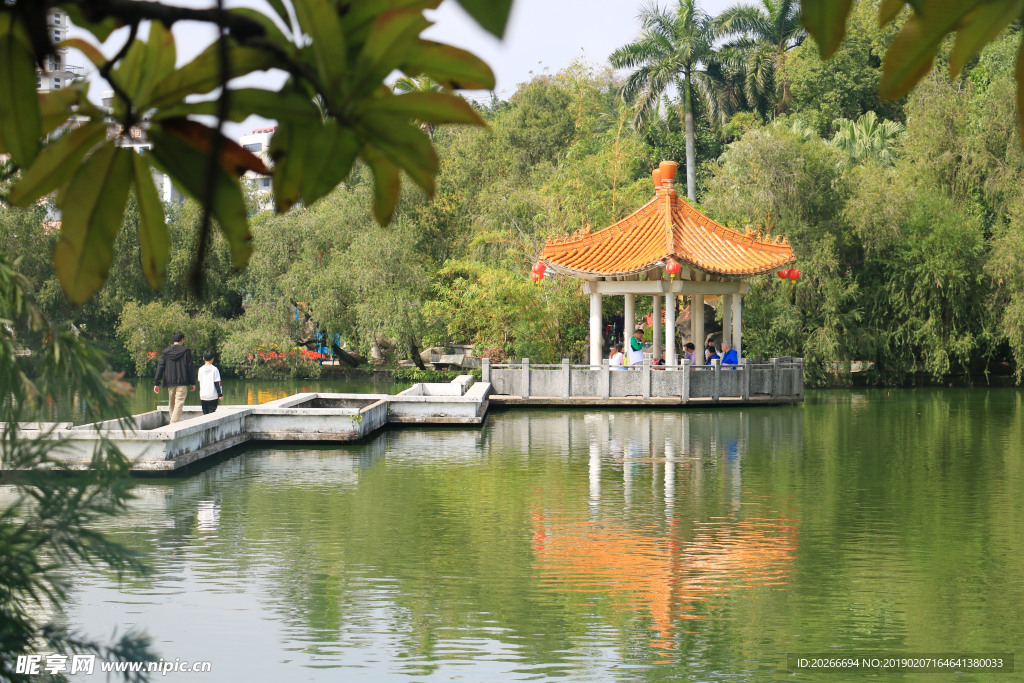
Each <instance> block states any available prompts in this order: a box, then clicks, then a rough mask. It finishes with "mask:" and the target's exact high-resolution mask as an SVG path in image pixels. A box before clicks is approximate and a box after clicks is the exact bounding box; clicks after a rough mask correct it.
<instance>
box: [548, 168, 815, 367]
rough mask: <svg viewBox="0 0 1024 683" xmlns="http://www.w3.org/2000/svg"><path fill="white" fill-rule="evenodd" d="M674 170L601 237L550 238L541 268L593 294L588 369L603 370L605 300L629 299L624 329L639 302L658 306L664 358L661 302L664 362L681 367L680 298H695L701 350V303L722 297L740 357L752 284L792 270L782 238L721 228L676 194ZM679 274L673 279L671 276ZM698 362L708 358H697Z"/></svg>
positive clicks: (660, 173)
mask: <svg viewBox="0 0 1024 683" xmlns="http://www.w3.org/2000/svg"><path fill="white" fill-rule="evenodd" d="M676 166H677V164H676V163H675V162H674V161H663V162H661V164H660V166H659V167H658V168H656V169H655V170H654V173H653V176H654V189H655V196H654V198H653V199H651V201H649V202H647V204H645V205H644V206H642V207H641V208H640V209H639V210H637V211H636V212H635V213H633V214H631V215H629V216H627V217H626V218H623V219H622V220H621V221H619V222H618V223H615V224H613V225H611V226H609V227H607V228H605V229H604V230H600V231H598V232H594V233H591V232H590V231H589V229H584V230H581V231H579V232H577V233H576V234H574V235H572V236H570V237H568V238H564V239H550V240H548V242H547V244H545V245H544V249H543V251H542V252H541V254H540V261H541V262H542V263H544V264H545V265H546V266H547V268H550V269H551V270H552V271H553V272H555V273H559V274H563V275H567V276H569V277H574V278H579V279H581V280H584V285H583V287H584V291H585V292H586V293H587V294H589V295H590V364H591V365H592V366H594V365H601V361H602V358H603V356H604V354H603V352H602V351H603V350H602V334H601V332H602V324H601V322H602V315H601V314H602V310H601V309H602V297H604V296H608V295H622V296H624V297H625V316H624V318H625V321H626V323H625V327H626V329H627V332H626V334H627V335H628V334H629V332H628V330H629V329H631V327H630V326H631V325H635V323H636V297H637V295H640V296H651V297H652V298H653V304H654V316H653V328H654V329H653V335H654V349H653V350H654V356H655V357H656V358H657V357H659V356H660V355H661V353H662V344H661V330H660V328H661V320H662V300H664V319H665V337H664V339H665V345H664V352H665V363H666V365H676V364H677V362H678V361H677V355H676V348H675V343H674V342H675V328H676V297H677V296H689V297H690V311H691V321H690V322H691V328H690V329H691V330H692V337H693V341H694V343H695V344H697V347H698V350H699V349H700V347H701V346H702V345H703V343H704V297H705V296H708V295H718V296H721V297H722V305H723V331H722V334H723V338H725V339H730V338H731V340H732V346H733V348H735V349H736V353H737V354H738V355H742V339H741V332H740V330H741V320H742V311H743V295H744V294H746V292H747V290H748V289H749V284H748V283H747V282H746V279H747V278H750V277H752V276H754V275H759V274H761V273H766V272H768V271H771V270H774V269H776V268H780V267H782V266H785V265H787V264H790V263H793V262H794V261H795V257H794V256H793V250H792V249H791V248H790V246H789V242H788V241H787V240H786V238H785V237H781V238H779V237H776V238H775V239H771V238H768V237H762V236H761V235H760V234H758V233H756V232H754V231H752V230H750V229H749V228H748V229H747V230H746V232H742V233H741V232H739V231H737V230H733V229H731V228H727V227H725V226H724V225H721V224H719V223H716V222H715V221H713V220H711V219H710V218H708V217H707V216H705V215H704V214H702V213H701V212H699V211H697V210H696V209H695V208H693V207H692V206H690V205H689V204H688V203H687V202H686V201H684V200H683V199H682V198H680V197H678V196H677V195H676V191H675V189H674V187H673V185H674V183H675V175H676ZM673 271H677V272H676V274H675V275H671V273H672V272H673ZM696 362H697V363H702V362H703V354H701V353H698V354H697V361H696Z"/></svg>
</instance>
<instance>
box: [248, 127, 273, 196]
mask: <svg viewBox="0 0 1024 683" xmlns="http://www.w3.org/2000/svg"><path fill="white" fill-rule="evenodd" d="M276 129H277V126H269V127H267V128H253V129H252V130H251V131H250V132H249V133H248V134H247V135H243V136H242V137H241V138H239V139H238V144H240V145H241V146H242V148H243V149H245V150H248V151H250V152H252V153H253V154H255V155H256V156H258V157H259V158H260V159H262V160H263V163H264V164H266V165H267V166H268V167H270V166H271V162H270V138H271V137H272V136H273V135H274V131H275V130H276ZM242 181H243V182H244V183H246V184H247V185H248V186H249V188H251V189H252V190H253V192H254V193H255V195H256V201H257V202H258V205H259V208H260V210H261V211H263V210H266V209H270V208H271V207H273V205H274V193H273V189H274V187H273V180H272V179H271V177H270V176H268V175H260V174H259V173H255V172H253V171H246V172H245V175H244V176H242ZM243 188H244V186H243Z"/></svg>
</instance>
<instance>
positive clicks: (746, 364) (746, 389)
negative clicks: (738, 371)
mask: <svg viewBox="0 0 1024 683" xmlns="http://www.w3.org/2000/svg"><path fill="white" fill-rule="evenodd" d="M740 367H741V368H743V379H742V380H741V381H742V382H743V400H744V401H749V400H750V359H749V358H740Z"/></svg>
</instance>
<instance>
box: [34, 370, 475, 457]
mask: <svg viewBox="0 0 1024 683" xmlns="http://www.w3.org/2000/svg"><path fill="white" fill-rule="evenodd" d="M490 393H491V387H490V385H489V384H487V383H474V382H473V377H472V376H471V375H463V376H461V377H459V378H457V379H455V380H454V381H452V382H451V383H449V384H416V385H414V386H412V387H410V388H408V389H406V390H405V391H403V392H401V393H400V394H397V395H394V396H392V395H389V394H331V393H302V394H295V395H293V396H288V397H285V398H281V399H278V400H276V401H269V402H267V403H263V404H260V405H250V406H237V405H235V406H220V407H218V408H217V411H216V412H214V413H211V414H209V415H203V414H202V410H201V408H200V407H199V406H187V407H186V408H185V410H184V412H183V416H182V418H183V419H182V420H181V421H180V422H177V423H175V424H173V425H171V424H168V411H167V408H166V406H164V407H161V408H160V409H158V410H153V411H150V412H148V413H142V414H140V415H133V416H131V417H129V418H125V419H122V420H106V421H104V422H94V423H90V424H84V425H72V424H71V423H66V422H65V423H35V422H33V423H22V424H21V425H20V426H19V431H20V433H21V435H22V436H24V437H26V438H38V437H40V436H44V435H45V437H46V438H49V439H51V440H52V441H53V442H54V444H55V447H54V450H53V453H52V454H53V455H54V456H55V457H56V458H58V459H59V460H61V461H62V462H64V463H66V464H68V465H70V466H71V467H75V468H81V469H86V468H88V467H89V465H90V462H91V460H92V456H93V453H94V452H95V451H96V449H97V447H98V446H99V443H100V441H101V439H106V440H108V441H110V442H111V443H113V444H114V445H115V446H117V447H118V448H119V449H120V450H121V452H122V453H124V454H125V456H126V457H127V458H128V460H129V461H131V463H132V469H133V470H135V471H148V472H161V471H163V472H167V471H172V470H176V469H179V468H181V467H185V466H186V465H190V464H192V463H194V462H196V461H198V460H203V459H204V458H208V457H210V456H212V455H216V454H217V453H221V452H223V451H226V450H228V449H229V448H233V447H235V446H238V445H240V444H243V443H246V442H248V441H324V442H346V441H358V440H359V439H362V438H364V437H366V436H369V435H370V434H372V433H374V432H376V431H378V430H379V429H381V428H383V427H385V426H387V425H388V424H404V423H415V424H467V425H471V424H481V423H482V422H483V420H484V419H485V417H486V415H487V406H488V398H489V396H490Z"/></svg>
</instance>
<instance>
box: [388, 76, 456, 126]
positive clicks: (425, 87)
mask: <svg viewBox="0 0 1024 683" xmlns="http://www.w3.org/2000/svg"><path fill="white" fill-rule="evenodd" d="M394 90H395V92H444V86H443V85H441V84H440V83H438V82H437V81H435V80H434V79H433V78H431V77H430V76H417V77H416V78H409V77H408V76H402V77H401V78H399V79H398V80H397V81H395V88H394ZM420 130H422V131H423V132H424V133H426V134H427V137H429V138H430V139H431V140H433V139H434V131H435V130H436V129H435V127H434V126H433V125H432V124H429V123H420Z"/></svg>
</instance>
